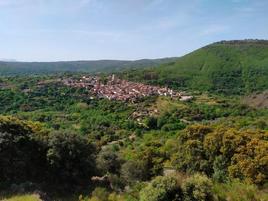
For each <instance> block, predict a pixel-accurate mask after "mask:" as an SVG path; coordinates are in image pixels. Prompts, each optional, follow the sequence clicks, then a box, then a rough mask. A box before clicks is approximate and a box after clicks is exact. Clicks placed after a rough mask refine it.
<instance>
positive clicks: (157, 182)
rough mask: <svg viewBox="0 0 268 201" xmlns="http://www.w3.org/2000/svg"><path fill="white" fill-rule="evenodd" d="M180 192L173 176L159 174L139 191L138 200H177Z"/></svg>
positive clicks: (180, 194) (179, 197)
mask: <svg viewBox="0 0 268 201" xmlns="http://www.w3.org/2000/svg"><path fill="white" fill-rule="evenodd" d="M181 198H182V192H181V189H180V187H179V186H178V184H177V180H176V179H175V178H174V177H163V176H159V177H156V178H155V179H154V180H152V181H151V182H150V183H149V184H148V186H147V187H146V188H144V189H143V190H142V191H141V192H140V201H179V200H181Z"/></svg>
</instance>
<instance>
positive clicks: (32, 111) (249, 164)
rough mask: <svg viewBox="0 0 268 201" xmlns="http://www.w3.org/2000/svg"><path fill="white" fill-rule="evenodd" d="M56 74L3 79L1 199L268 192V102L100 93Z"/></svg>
mask: <svg viewBox="0 0 268 201" xmlns="http://www.w3.org/2000/svg"><path fill="white" fill-rule="evenodd" d="M53 79H57V76H56V77H55V76H48V77H47V76H42V77H41V76H36V77H34V76H32V77H10V78H8V77H6V78H1V83H2V84H1V86H2V87H1V89H0V105H1V107H0V112H1V114H2V115H1V116H0V164H1V166H0V167H1V168H0V181H1V182H0V188H1V192H2V193H1V194H2V195H1V199H6V200H11V201H12V200H20V199H21V200H22V199H24V200H26V199H29V200H35V199H36V198H37V199H38V197H37V196H39V195H43V194H45V198H52V200H68V198H69V199H70V200H80V201H93V200H94V201H96V200H97V201H117V200H118V201H121V200H127V201H138V200H140V201H145V200H146V201H169V200H174V201H176V200H183V201H184V200H185V201H190V200H191V201H192V200H194V201H195V200H196V201H197V200H216V201H224V200H226V201H227V200H228V201H229V200H232V201H236V200H237V201H238V200H245V201H251V200H256V201H265V200H267V196H268V195H267V194H268V193H267V185H268V184H267V182H268V181H267V180H268V174H267V173H268V156H267V153H268V111H267V109H265V108H253V107H249V106H247V105H243V104H241V99H240V97H238V96H223V95H215V94H207V93H196V94H194V95H195V100H193V101H192V102H181V101H178V100H173V99H171V98H168V97H149V98H146V99H144V100H142V101H140V102H138V103H127V102H125V103H122V102H117V101H109V100H105V99H102V100H97V99H91V98H90V96H89V94H88V92H86V91H84V90H82V89H73V88H68V87H66V86H64V85H59V84H55V83H54V82H53V81H52V80H53ZM40 82H41V83H42V84H40ZM10 103H12V104H10ZM37 192H39V193H37ZM9 195H15V197H12V196H9ZM16 195H18V196H16ZM20 195H21V196H20ZM66 197H67V198H66ZM45 198H44V199H45Z"/></svg>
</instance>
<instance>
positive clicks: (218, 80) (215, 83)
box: [124, 40, 268, 94]
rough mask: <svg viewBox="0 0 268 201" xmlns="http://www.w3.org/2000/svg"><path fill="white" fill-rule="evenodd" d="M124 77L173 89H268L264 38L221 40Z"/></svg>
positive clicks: (267, 48)
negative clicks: (173, 59) (174, 59)
mask: <svg viewBox="0 0 268 201" xmlns="http://www.w3.org/2000/svg"><path fill="white" fill-rule="evenodd" d="M124 74H125V76H126V77H127V78H128V79H132V80H136V81H137V80H140V81H146V82H147V83H151V84H160V85H168V86H172V87H174V88H188V89H189V88H190V89H196V90H202V91H204V90H205V91H214V92H219V93H228V94H229V93H232V94H244V93H250V92H254V91H263V90H265V89H268V41H267V40H234V41H221V42H217V43H213V44H211V45H208V46H205V47H203V48H200V49H198V50H196V51H194V52H192V53H190V54H187V55H185V56H183V57H180V58H178V59H177V60H176V61H172V62H169V63H166V64H162V65H160V66H159V67H156V68H148V69H145V70H132V71H129V72H127V73H124Z"/></svg>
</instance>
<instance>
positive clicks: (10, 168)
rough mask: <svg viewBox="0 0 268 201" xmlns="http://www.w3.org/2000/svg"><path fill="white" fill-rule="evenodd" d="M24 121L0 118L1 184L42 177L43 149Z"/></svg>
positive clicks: (31, 129) (35, 179)
mask: <svg viewBox="0 0 268 201" xmlns="http://www.w3.org/2000/svg"><path fill="white" fill-rule="evenodd" d="M36 135H37V133H35V131H34V130H33V128H31V126H30V125H29V124H28V123H27V122H24V121H20V120H18V119H16V118H13V117H3V116H0V180H1V182H13V183H14V182H25V181H37V180H39V179H41V177H42V176H44V175H43V174H44V171H43V170H44V167H45V157H44V156H45V149H44V147H43V146H42V143H40V142H39V141H38V140H37V138H35V137H36Z"/></svg>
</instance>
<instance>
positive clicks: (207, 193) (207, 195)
mask: <svg viewBox="0 0 268 201" xmlns="http://www.w3.org/2000/svg"><path fill="white" fill-rule="evenodd" d="M182 190H183V195H184V200H185V201H210V200H213V195H212V181H211V180H210V179H209V178H208V177H206V176H204V175H200V174H195V175H194V176H192V177H190V178H188V179H186V181H185V182H184V183H183V184H182Z"/></svg>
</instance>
